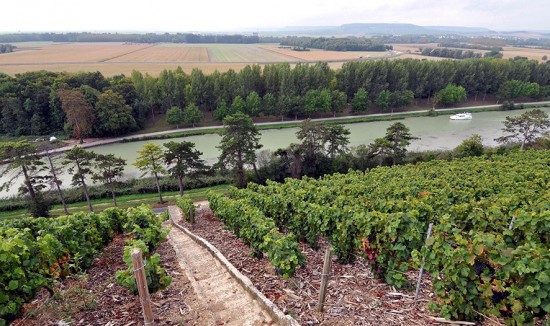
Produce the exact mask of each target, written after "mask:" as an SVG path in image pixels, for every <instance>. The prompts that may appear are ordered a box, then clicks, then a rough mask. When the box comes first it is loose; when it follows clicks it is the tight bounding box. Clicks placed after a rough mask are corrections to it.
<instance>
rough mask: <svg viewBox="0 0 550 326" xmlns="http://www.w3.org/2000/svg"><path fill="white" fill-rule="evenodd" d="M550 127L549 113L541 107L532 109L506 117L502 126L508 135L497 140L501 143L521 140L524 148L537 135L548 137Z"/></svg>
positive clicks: (521, 145) (521, 148)
mask: <svg viewBox="0 0 550 326" xmlns="http://www.w3.org/2000/svg"><path fill="white" fill-rule="evenodd" d="M548 128H550V120H549V119H548V114H546V113H545V112H544V111H542V110H539V109H536V110H531V111H527V112H525V113H523V114H522V115H520V116H517V117H506V120H505V121H504V128H502V131H503V132H505V133H506V135H504V136H501V137H499V138H496V139H495V140H496V141H497V142H499V143H510V142H519V143H520V150H523V149H524V147H525V145H528V144H531V143H532V142H533V141H534V140H535V139H536V138H537V137H539V136H546V137H548V131H547V129H548Z"/></svg>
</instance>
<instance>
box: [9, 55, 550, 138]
mask: <svg viewBox="0 0 550 326" xmlns="http://www.w3.org/2000/svg"><path fill="white" fill-rule="evenodd" d="M549 85H550V64H549V63H538V62H537V61H535V60H524V59H518V60H504V59H468V60H442V61H421V60H415V59H398V60H372V61H369V60H366V61H352V62H348V63H345V64H344V65H343V67H342V68H340V69H337V70H334V69H331V68H330V67H329V66H328V64H327V63H316V64H297V65H295V66H294V67H292V66H291V65H289V64H287V63H281V64H270V65H265V66H264V67H260V66H259V65H249V66H246V67H244V68H243V69H242V70H241V71H239V72H237V71H234V70H231V69H230V70H228V71H226V72H223V73H222V72H218V71H215V72H214V73H212V74H209V75H207V74H205V73H204V72H203V71H201V70H199V69H194V70H192V72H191V73H185V72H184V71H183V70H182V69H181V68H178V69H176V70H165V71H163V72H162V73H161V74H160V75H159V76H158V77H153V76H150V75H147V74H145V75H144V74H142V73H140V72H138V71H134V72H132V74H131V76H123V75H117V76H114V77H109V78H106V77H104V76H103V75H102V74H101V73H99V72H94V73H76V74H69V73H56V72H47V71H39V72H28V73H23V74H18V75H16V76H15V77H11V76H8V75H5V74H1V73H0V134H8V135H47V134H51V133H66V134H67V135H72V136H74V137H77V138H80V137H84V136H96V137H106V136H118V135H123V134H125V133H128V132H131V131H135V130H138V129H140V128H142V127H143V126H144V123H145V121H146V120H147V119H149V118H151V117H154V116H155V115H157V114H166V113H167V111H169V110H171V111H172V112H171V119H170V121H171V123H173V124H175V125H180V124H188V125H194V124H195V123H199V122H201V121H202V120H203V119H211V118H212V116H213V117H214V118H215V119H218V120H220V121H221V120H222V119H223V118H224V117H226V116H227V115H231V114H234V113H236V112H243V113H246V114H248V115H250V116H253V117H254V116H258V115H271V116H279V117H282V118H284V117H287V116H288V117H291V118H297V117H309V116H311V115H313V114H316V113H319V112H332V113H334V114H337V113H339V112H342V111H344V110H346V108H348V107H351V108H352V109H353V110H354V111H363V112H364V111H368V110H369V108H371V107H372V104H373V103H374V104H376V106H377V107H378V108H379V109H383V110H384V109H390V108H397V107H401V106H407V105H410V104H411V103H412V102H413V101H415V100H417V99H431V100H432V102H434V103H436V104H437V103H440V104H452V103H449V102H443V101H437V96H436V94H438V92H440V91H442V90H443V89H445V88H446V87H448V86H451V87H455V88H460V89H461V93H463V94H464V96H458V97H457V98H458V99H464V98H466V97H469V98H471V99H473V100H474V101H477V99H478V98H480V97H482V98H483V99H485V97H487V96H490V97H491V98H495V97H496V98H497V99H498V100H514V99H518V98H524V97H529V98H546V97H548V96H550V86H549ZM503 88H504V89H503Z"/></svg>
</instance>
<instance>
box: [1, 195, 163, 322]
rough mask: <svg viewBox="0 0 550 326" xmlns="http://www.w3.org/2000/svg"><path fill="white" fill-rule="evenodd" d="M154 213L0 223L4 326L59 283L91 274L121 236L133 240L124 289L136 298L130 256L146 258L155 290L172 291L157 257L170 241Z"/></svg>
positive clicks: (121, 278) (119, 276)
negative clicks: (101, 254)
mask: <svg viewBox="0 0 550 326" xmlns="http://www.w3.org/2000/svg"><path fill="white" fill-rule="evenodd" d="M161 223H162V219H161V218H160V217H156V216H155V214H154V213H153V211H152V210H151V208H150V207H148V206H145V205H142V206H139V207H136V208H129V209H127V210H122V209H118V208H109V209H106V210H104V211H103V212H101V213H99V214H95V213H88V214H84V213H76V214H73V215H70V216H62V217H59V218H55V219H50V218H23V219H5V220H2V222H1V223H0V261H1V262H2V265H1V269H0V284H2V285H1V286H0V326H1V325H5V324H6V323H9V322H10V321H11V320H13V319H15V318H16V317H17V316H18V314H19V313H20V311H21V309H22V307H23V304H24V303H26V302H29V301H31V300H33V298H34V296H35V294H36V293H37V292H38V290H40V289H41V288H43V287H45V288H47V289H48V291H49V292H50V293H53V290H52V288H53V285H54V283H55V282H57V281H60V280H62V279H64V278H65V277H67V276H69V275H71V274H77V273H81V272H82V271H84V270H86V269H87V268H89V267H90V266H91V265H92V263H93V261H94V259H95V257H96V255H97V254H98V253H99V252H100V251H101V249H102V248H104V247H105V246H106V245H107V244H108V243H109V242H110V241H111V240H112V239H113V237H114V235H115V234H117V233H119V234H120V233H125V234H127V235H128V241H127V245H126V247H125V248H124V257H119V258H123V259H124V261H125V263H126V265H127V267H128V269H126V270H121V271H118V272H117V273H116V280H117V282H118V283H119V284H121V285H123V286H126V287H128V288H129V289H130V291H132V292H134V293H135V292H136V290H137V289H136V287H135V283H134V281H133V274H132V262H131V258H130V256H129V253H130V250H131V249H132V248H134V247H139V248H140V249H141V250H142V253H144V261H145V264H146V268H145V274H146V276H147V282H148V287H149V290H150V291H151V292H152V291H156V290H159V289H163V288H165V287H166V286H168V285H170V282H171V277H170V276H169V275H166V273H165V271H164V269H163V268H162V267H160V258H159V256H158V254H154V255H151V254H150V251H151V250H152V249H154V248H156V247H157V246H158V245H159V243H160V241H161V240H163V239H164V238H165V237H166V234H167V233H168V230H166V229H165V228H163V227H162V226H161Z"/></svg>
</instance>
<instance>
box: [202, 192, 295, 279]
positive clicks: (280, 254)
mask: <svg viewBox="0 0 550 326" xmlns="http://www.w3.org/2000/svg"><path fill="white" fill-rule="evenodd" d="M208 200H209V202H210V208H212V211H213V212H214V214H216V216H218V218H220V219H221V220H222V221H223V222H224V224H225V226H226V227H227V228H228V229H230V230H231V231H233V232H234V233H235V234H236V235H237V236H238V237H239V238H242V239H243V240H244V241H245V242H246V243H247V244H248V245H250V246H251V247H252V249H253V250H254V254H256V255H262V254H263V253H264V252H265V253H266V254H267V256H268V258H269V260H270V262H271V264H272V265H273V267H274V268H275V271H276V272H277V273H278V274H280V275H282V276H283V277H285V278H286V277H290V276H292V275H293V274H294V272H295V270H296V268H297V267H298V266H299V265H303V264H304V263H305V258H304V256H303V255H302V252H301V249H300V246H299V244H298V243H297V241H296V237H295V236H294V235H293V234H288V235H285V234H282V233H281V232H280V231H279V230H278V228H277V226H276V224H275V221H274V220H273V219H271V218H268V217H266V216H265V215H264V214H263V213H262V212H261V211H260V210H259V209H258V208H256V207H254V206H252V205H251V203H250V202H249V201H247V200H246V199H239V200H232V199H229V198H226V197H225V196H223V195H221V194H216V193H213V192H210V193H209V194H208Z"/></svg>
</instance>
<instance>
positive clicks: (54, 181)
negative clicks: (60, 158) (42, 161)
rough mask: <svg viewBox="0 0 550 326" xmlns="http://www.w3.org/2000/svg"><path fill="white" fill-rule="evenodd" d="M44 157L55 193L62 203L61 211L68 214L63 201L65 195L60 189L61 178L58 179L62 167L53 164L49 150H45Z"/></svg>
mask: <svg viewBox="0 0 550 326" xmlns="http://www.w3.org/2000/svg"><path fill="white" fill-rule="evenodd" d="M45 152H46V155H45V156H46V159H47V160H48V164H49V172H50V176H51V178H52V179H51V182H52V184H53V185H54V186H55V191H56V192H57V195H58V196H59V199H60V200H61V204H62V205H63V212H65V214H66V215H69V210H68V209H67V203H66V202H65V195H64V194H63V190H61V180H60V179H59V177H58V176H59V174H61V173H63V167H59V166H55V165H54V160H55V158H54V157H53V156H52V153H51V152H50V151H49V150H46V151H45Z"/></svg>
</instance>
